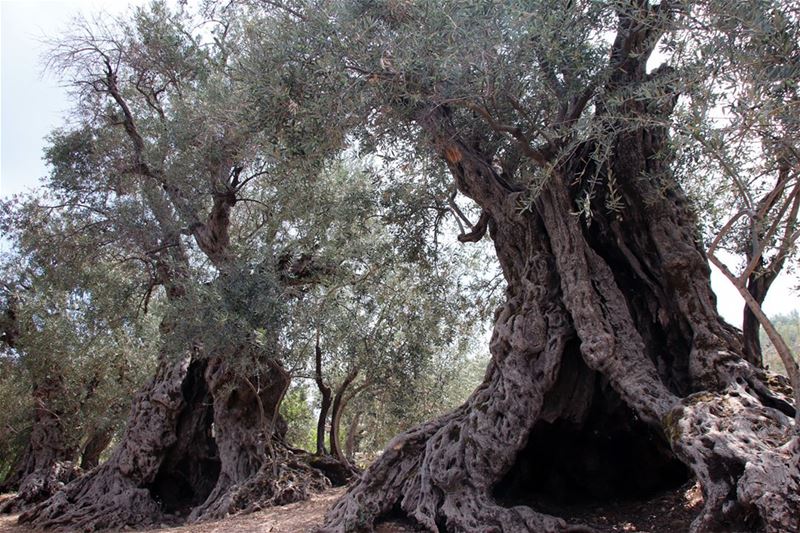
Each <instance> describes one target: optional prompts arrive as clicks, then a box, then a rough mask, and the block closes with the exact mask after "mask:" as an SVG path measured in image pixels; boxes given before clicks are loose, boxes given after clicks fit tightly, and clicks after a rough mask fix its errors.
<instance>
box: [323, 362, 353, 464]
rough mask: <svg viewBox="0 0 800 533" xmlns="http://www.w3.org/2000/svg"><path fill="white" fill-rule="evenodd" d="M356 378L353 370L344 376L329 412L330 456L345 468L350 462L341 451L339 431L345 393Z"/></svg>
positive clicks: (345, 403)
mask: <svg viewBox="0 0 800 533" xmlns="http://www.w3.org/2000/svg"><path fill="white" fill-rule="evenodd" d="M356 377H358V370H357V369H353V370H351V371H350V372H348V374H347V376H345V378H344V381H342V384H341V385H339V388H337V389H336V395H335V396H334V399H333V410H332V412H331V438H330V444H331V455H333V456H334V457H336V459H337V460H338V461H339V462H340V463H342V464H343V465H345V466H348V467H349V466H350V462H349V461H348V460H347V456H346V455H345V454H344V451H343V450H342V446H341V443H340V442H339V438H340V433H341V432H340V430H341V426H342V413H343V411H344V408H345V407H346V405H347V401H346V399H345V393H346V392H347V389H348V387H350V384H351V383H353V380H354V379H356Z"/></svg>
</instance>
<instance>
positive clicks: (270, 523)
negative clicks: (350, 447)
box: [0, 483, 702, 533]
mask: <svg viewBox="0 0 800 533" xmlns="http://www.w3.org/2000/svg"><path fill="white" fill-rule="evenodd" d="M343 493H344V489H343V488H338V489H332V490H329V491H327V492H325V493H322V494H318V495H316V496H314V497H312V498H311V499H310V500H308V501H305V502H298V503H293V504H290V505H285V506H282V507H273V508H271V509H266V510H264V511H259V512H257V513H253V514H249V515H244V516H233V517H230V518H227V519H225V520H220V521H216V522H205V523H202V524H191V525H188V526H181V527H162V528H156V529H149V530H146V531H140V533H170V532H174V533H256V532H257V533H305V532H311V531H314V529H315V528H316V527H318V526H319V525H320V524H321V522H322V519H323V517H324V515H325V512H326V511H327V510H328V509H329V508H330V507H331V506H332V505H333V504H334V502H335V501H336V499H337V498H338V497H339V496H341V495H342V494H343ZM701 503H702V496H701V495H700V490H699V488H698V487H697V486H696V485H695V484H693V483H690V484H687V485H684V486H683V487H680V488H678V489H676V490H673V491H669V492H666V493H663V494H661V495H659V496H657V497H655V498H653V499H650V500H648V501H639V502H615V503H608V504H605V505H603V506H580V507H579V506H575V507H551V508H548V509H542V510H543V511H546V512H549V513H551V514H555V515H558V516H563V517H565V518H567V519H568V521H569V522H570V523H577V524H585V525H587V526H589V527H590V528H592V529H593V530H595V531H597V532H598V533H680V532H683V531H688V529H689V524H690V523H691V521H692V519H694V517H695V516H696V515H697V513H698V512H699V510H700V505H701ZM16 518H17V517H16V516H13V515H11V516H9V515H0V533H42V532H41V531H37V530H34V529H29V528H26V527H21V526H19V525H17V523H16ZM376 531H377V532H378V533H411V532H413V531H416V529H415V528H413V527H412V526H410V525H409V524H405V523H401V522H397V521H394V522H390V523H385V524H381V525H380V526H378V527H377V528H376Z"/></svg>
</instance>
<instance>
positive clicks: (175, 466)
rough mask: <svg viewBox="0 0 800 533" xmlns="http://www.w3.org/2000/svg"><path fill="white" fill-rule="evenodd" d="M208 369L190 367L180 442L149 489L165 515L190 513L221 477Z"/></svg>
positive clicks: (178, 427) (198, 365)
mask: <svg viewBox="0 0 800 533" xmlns="http://www.w3.org/2000/svg"><path fill="white" fill-rule="evenodd" d="M205 368H206V363H205V361H194V362H192V364H191V365H190V366H189V370H188V372H187V376H186V379H185V380H184V382H183V386H182V392H183V398H184V401H185V405H184V408H183V410H182V411H181V413H180V415H179V417H178V420H177V425H176V436H177V440H176V442H175V444H173V445H172V447H171V448H170V449H169V451H168V452H167V453H166V455H165V457H164V460H163V462H162V464H161V467H160V468H159V470H158V474H157V475H156V477H155V479H154V480H153V482H152V483H151V484H150V485H148V487H147V488H148V489H149V490H150V493H151V494H152V496H153V499H154V500H155V501H156V502H158V504H159V505H160V506H161V510H162V512H164V513H165V514H172V515H181V516H183V515H187V514H189V513H190V512H191V510H192V509H193V508H194V507H196V506H198V505H200V504H201V503H203V502H204V501H205V500H206V498H207V497H208V495H209V494H211V491H212V490H213V489H214V486H215V485H216V483H217V478H218V477H219V473H220V469H221V463H220V459H219V453H218V449H217V444H216V442H215V440H214V436H213V423H214V409H213V398H212V397H211V395H210V394H209V392H208V387H207V386H206V382H205V379H204V375H203V374H204V372H205Z"/></svg>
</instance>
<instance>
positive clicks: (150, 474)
mask: <svg viewBox="0 0 800 533" xmlns="http://www.w3.org/2000/svg"><path fill="white" fill-rule="evenodd" d="M245 22H246V21H245V20H244V19H237V20H231V21H227V20H222V21H220V20H218V19H214V18H213V16H211V15H209V16H207V17H202V16H194V15H192V14H190V13H189V12H188V11H184V10H182V9H180V10H177V11H174V10H171V9H170V8H168V7H166V6H165V5H164V4H162V3H154V4H153V5H151V6H150V7H148V8H145V9H139V10H136V11H134V12H132V14H131V16H130V17H129V18H128V19H119V20H110V19H103V18H98V19H97V20H95V21H93V22H87V21H78V22H77V23H76V24H75V27H74V31H73V33H72V34H71V35H68V36H66V37H64V38H62V39H61V40H59V41H58V42H56V43H55V45H54V49H53V53H52V57H51V61H52V66H53V68H55V69H57V70H58V71H59V72H60V73H62V74H63V75H64V77H65V79H66V80H68V81H70V82H71V83H72V84H73V87H74V88H75V91H76V103H77V106H76V111H75V116H74V120H73V124H74V125H73V126H71V127H70V128H68V129H65V130H63V131H59V132H56V133H55V134H54V135H53V138H52V142H51V146H50V148H49V149H48V152H47V157H48V161H49V163H50V164H51V167H52V171H51V175H50V178H49V181H48V183H47V185H48V188H49V189H50V191H51V193H52V194H53V195H54V196H55V197H56V199H57V200H58V203H57V209H59V210H60V212H61V214H62V216H63V217H64V218H65V219H69V220H73V221H75V224H80V225H82V226H81V227H82V230H81V232H80V233H79V237H80V238H79V239H76V240H74V241H68V242H69V244H70V245H72V246H71V247H70V248H68V250H76V251H82V252H83V253H86V254H89V253H90V252H92V253H96V254H101V253H104V254H105V256H106V257H110V258H116V260H118V261H120V262H130V263H132V264H135V265H137V266H138V267H139V270H138V272H139V275H140V276H142V277H144V279H145V280H146V282H145V284H144V285H143V290H142V291H141V293H140V298H141V305H142V306H143V307H144V308H145V309H146V308H147V307H148V304H149V303H150V302H151V299H152V297H153V296H154V295H162V298H163V300H164V307H163V312H162V313H161V317H160V318H161V322H160V326H159V330H160V334H159V337H160V338H159V356H158V365H157V368H156V370H155V373H154V375H153V377H152V379H151V381H150V382H149V383H148V384H147V385H146V386H145V387H144V389H143V390H141V391H140V393H139V394H138V395H137V396H136V398H135V400H134V402H133V405H132V409H131V414H130V417H129V420H128V425H127V428H126V430H125V432H124V434H123V435H122V437H121V438H120V443H119V445H118V446H117V447H116V448H115V450H114V451H113V453H112V455H111V457H110V458H109V460H108V461H107V462H106V463H104V464H103V465H101V466H100V467H99V468H97V469H95V470H93V471H92V472H90V473H89V474H87V475H86V476H83V477H82V478H80V479H78V480H76V481H75V482H73V483H71V484H69V485H68V486H67V487H65V488H64V490H62V491H61V492H59V493H58V494H56V495H55V496H53V497H52V498H50V499H49V500H47V501H45V502H43V503H42V504H40V505H38V506H36V507H34V508H32V509H30V510H28V511H27V512H26V513H24V514H23V515H22V517H21V520H22V521H25V522H32V523H35V524H37V525H38V526H41V527H66V528H70V529H72V528H79V529H89V530H91V529H102V528H119V527H124V526H126V525H134V524H143V523H152V522H155V521H158V520H160V519H162V517H163V516H165V515H169V514H179V515H186V514H190V515H191V516H190V518H191V519H202V518H205V517H209V516H217V515H222V514H225V513H227V512H229V511H232V510H235V509H240V508H244V507H247V506H249V505H251V504H253V505H255V504H256V503H257V502H270V501H291V500H293V499H297V498H302V497H304V496H305V495H306V494H307V490H308V488H309V486H310V485H314V484H317V485H319V486H324V484H325V480H324V478H323V477H322V475H321V474H319V473H316V472H315V471H312V470H311V469H309V468H308V467H307V466H304V465H303V464H302V463H301V462H297V461H295V460H294V459H292V457H290V455H291V454H289V452H288V450H286V449H284V447H283V446H282V441H281V429H282V427H281V420H280V418H279V416H278V414H277V409H278V406H279V404H280V400H281V398H282V396H283V394H284V393H285V391H286V388H287V387H288V383H289V377H288V374H287V372H286V371H285V370H284V368H283V367H282V365H281V364H280V355H281V354H280V346H279V333H280V323H279V321H280V317H281V305H282V304H281V302H282V301H283V300H284V299H285V298H286V297H288V295H287V293H289V292H291V291H292V290H296V288H298V287H300V286H302V285H303V284H304V283H307V282H309V280H312V279H318V278H319V277H320V276H321V275H322V269H321V268H318V267H317V265H316V264H315V262H314V260H313V258H312V257H311V255H310V254H307V253H306V254H304V253H302V251H300V252H297V253H295V251H294V250H292V249H290V248H289V247H288V246H287V242H290V240H291V239H290V238H288V235H289V233H290V227H288V226H287V225H286V224H285V222H286V219H287V216H286V212H287V211H290V207H289V205H290V204H289V202H284V201H282V200H279V199H278V198H277V195H285V197H286V198H291V195H292V193H293V191H288V190H285V189H281V188H279V187H276V185H279V184H281V183H282V182H283V181H285V179H286V176H287V175H286V174H285V173H283V171H284V169H283V168H282V167H281V166H279V165H276V164H275V162H276V160H277V158H278V155H276V154H278V152H279V148H280V146H279V144H278V142H277V141H270V136H269V135H265V134H257V133H255V132H254V131H253V130H252V129H250V128H249V127H248V124H249V123H248V121H247V118H246V116H245V115H244V113H243V112H242V111H240V110H239V101H240V100H241V94H240V92H241V88H240V86H239V85H237V82H236V80H235V79H234V77H233V76H232V75H231V73H232V63H233V60H232V59H231V56H232V55H233V54H234V53H235V52H236V50H237V47H238V45H239V44H238V43H239V42H240V41H241V37H242V35H243V34H244V28H243V24H244V23H245ZM257 178H258V180H257ZM257 181H258V183H259V187H255V183H256V182H257ZM271 205H274V206H275V209H272V208H271V207H270V206H271ZM243 210H247V211H248V213H247V215H246V216H242V217H238V218H237V214H238V213H240V212H241V211H243Z"/></svg>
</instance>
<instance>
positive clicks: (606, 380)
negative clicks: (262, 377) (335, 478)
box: [323, 110, 800, 533]
mask: <svg viewBox="0 0 800 533" xmlns="http://www.w3.org/2000/svg"><path fill="white" fill-rule="evenodd" d="M418 122H419V124H420V125H421V126H422V127H423V129H424V130H425V131H426V132H427V133H428V134H429V135H430V137H431V138H432V139H433V142H434V144H435V146H436V147H437V150H438V151H439V153H440V154H442V157H443V158H444V159H445V160H446V161H447V163H448V165H449V167H450V171H451V174H452V175H453V177H454V179H455V182H456V185H457V186H458V188H459V190H460V191H461V192H462V193H463V194H465V195H467V196H469V197H470V198H472V199H473V200H475V201H476V203H478V205H479V206H480V207H481V209H482V210H483V212H485V213H488V215H489V216H490V222H489V229H490V233H491V237H492V239H493V241H494V246H495V250H496V253H497V257H498V259H499V261H500V265H501V266H502V269H503V273H504V275H505V278H506V280H507V282H508V290H507V298H506V303H505V304H504V305H503V306H502V307H501V308H500V309H499V310H498V313H497V315H496V319H495V328H494V334H493V337H492V342H491V346H490V350H491V354H492V361H491V364H490V366H489V369H488V370H487V374H486V377H485V379H484V382H483V384H482V385H481V386H480V387H479V388H478V389H477V390H476V391H475V392H474V393H473V394H472V396H470V398H469V399H468V400H467V401H466V403H465V404H464V405H462V406H461V407H459V408H458V409H456V410H455V411H453V412H451V413H449V414H447V415H444V416H443V417H441V418H440V419H438V420H435V421H432V422H429V423H426V424H423V425H422V426H419V427H417V428H414V429H412V430H410V431H408V432H406V433H404V434H402V435H400V436H398V437H396V438H395V439H394V440H393V441H392V442H391V443H390V445H389V447H388V448H387V450H386V451H385V452H384V454H383V456H382V457H381V458H380V459H379V460H378V461H376V463H374V464H373V465H372V466H371V467H370V468H369V469H368V470H367V471H366V472H365V473H364V475H363V476H362V478H361V480H360V481H359V483H357V484H356V485H354V486H353V487H352V488H351V489H350V491H349V492H348V493H347V494H346V495H345V496H344V497H343V498H342V499H341V500H340V501H339V502H338V503H337V505H336V506H335V507H334V508H333V509H332V510H331V511H330V512H329V513H328V515H327V517H326V522H325V526H324V528H323V531H329V532H334V531H337V532H345V531H347V532H351V531H361V530H365V531H366V530H370V529H371V527H372V525H373V523H374V522H375V521H376V520H378V519H379V518H380V517H381V516H382V515H383V514H385V513H388V512H389V511H390V510H392V509H394V508H395V506H398V505H399V507H400V508H401V509H402V510H403V511H404V512H405V513H406V514H407V515H408V516H409V517H411V518H413V519H414V520H415V521H416V522H417V523H418V524H419V525H421V526H422V527H423V528H424V529H426V530H429V531H441V530H446V531H476V530H486V531H495V530H496V531H512V532H516V531H568V530H570V528H572V527H573V526H570V525H567V524H566V523H565V521H564V520H563V519H561V518H559V517H553V516H548V515H546V514H545V513H542V512H540V511H537V510H536V501H537V496H536V494H538V497H539V498H541V497H542V495H543V494H548V493H550V494H552V493H553V492H554V489H557V487H555V486H554V481H553V479H554V478H556V479H562V480H563V479H564V478H565V477H569V475H571V474H575V475H579V476H583V477H585V478H586V481H585V483H586V484H588V485H594V487H595V488H596V492H598V493H601V494H602V493H605V494H606V496H608V495H613V494H614V491H615V490H617V487H616V486H615V484H614V480H613V479H611V477H609V478H608V479H604V478H603V473H602V472H599V471H597V470H596V469H595V470H590V469H589V468H588V467H587V468H584V469H583V470H582V471H581V470H580V468H581V464H580V463H581V462H582V461H588V460H589V458H590V457H591V456H592V455H593V454H597V453H600V451H601V450H599V445H598V443H599V442H601V441H602V439H604V438H605V439H612V440H613V441H614V442H619V443H622V444H625V445H626V446H628V447H629V448H628V449H630V450H633V451H634V452H635V453H634V454H632V458H627V459H624V460H623V459H620V458H619V457H617V458H614V457H613V456H611V460H612V461H616V462H612V463H611V466H610V469H611V470H613V469H615V468H626V469H628V471H635V472H636V475H637V476H638V477H639V478H642V479H644V480H646V481H647V480H649V481H652V486H651V487H650V490H658V489H659V488H665V486H664V485H663V482H659V481H658V480H659V479H665V478H666V479H670V480H672V481H673V482H677V483H679V482H681V481H683V480H685V479H687V477H688V476H689V475H690V474H691V475H694V476H696V477H697V479H698V480H699V481H700V483H701V486H702V489H703V494H704V497H705V504H704V507H703V510H702V512H701V514H700V515H699V516H698V517H697V519H696V520H695V521H694V522H693V524H692V531H696V532H700V531H737V530H747V531H750V530H756V529H758V528H763V529H764V530H765V531H768V532H776V533H777V532H787V531H790V532H792V531H799V530H800V524H798V514H797V512H796V511H797V509H798V508H800V501H798V497H800V496H799V494H800V492H798V488H800V483H798V480H800V465H798V461H797V447H798V443H797V438H796V437H795V436H794V421H793V420H792V416H793V415H794V413H795V409H796V406H794V405H793V401H792V398H791V390H790V389H789V387H788V386H787V384H786V381H785V380H781V378H779V377H777V376H775V375H772V374H769V373H766V372H764V371H762V370H760V369H758V368H757V367H755V366H753V365H751V364H749V363H748V362H747V361H746V360H745V359H744V358H743V353H744V352H743V349H742V345H741V342H740V337H739V335H738V334H737V333H736V332H735V331H734V330H733V328H731V327H730V326H728V325H727V324H725V323H724V322H723V321H722V320H721V319H720V318H719V316H718V315H717V312H716V308H715V298H714V295H713V293H712V291H711V289H710V283H709V273H710V270H709V267H708V261H707V259H706V257H705V255H704V253H703V251H702V250H701V249H700V248H699V246H698V239H697V237H696V233H695V231H696V230H695V227H696V225H695V221H694V217H693V216H692V213H691V210H690V208H689V206H688V202H687V201H686V200H685V198H684V196H683V194H682V192H681V191H680V189H679V187H678V186H677V184H676V183H675V182H674V180H672V178H671V177H670V175H669V172H668V169H667V167H666V163H665V162H664V160H663V158H662V157H661V155H660V154H661V153H662V150H663V147H664V142H665V139H666V132H665V131H663V130H661V129H658V128H650V129H647V128H640V129H636V130H632V129H631V128H619V131H621V132H622V133H621V134H620V135H619V136H618V138H617V140H616V142H615V150H614V157H613V159H612V163H611V165H612V166H611V168H606V169H599V171H600V172H599V173H598V175H599V176H601V177H603V176H608V175H609V174H611V173H613V176H614V178H615V180H616V183H617V184H618V187H619V192H620V194H622V196H623V201H624V202H625V206H626V209H625V211H624V213H623V214H621V215H617V214H616V213H614V212H609V211H608V210H606V209H604V207H603V206H604V198H603V193H599V194H597V196H596V197H595V198H594V200H593V201H594V202H595V204H593V218H592V221H591V224H587V223H583V222H582V221H581V220H580V219H579V218H578V217H577V216H576V215H574V214H573V212H574V208H573V205H574V199H575V198H576V197H577V196H578V195H579V194H580V193H581V192H582V191H581V190H580V186H581V185H580V183H581V182H580V180H577V179H575V178H574V176H580V175H593V173H595V172H596V171H598V169H597V168H592V165H594V164H595V163H594V162H593V160H592V158H591V153H592V150H593V147H592V146H591V145H590V144H587V145H584V146H582V147H579V148H578V149H576V150H575V151H574V155H573V157H571V158H570V159H569V160H568V161H567V162H566V163H565V164H563V165H562V166H560V167H559V168H557V169H556V171H555V172H554V174H553V175H552V177H551V178H550V180H549V183H547V184H546V186H544V187H543V190H542V192H541V193H540V195H539V196H538V198H537V200H536V201H535V204H534V206H533V208H532V209H531V210H530V211H521V210H520V209H519V208H518V205H519V202H520V200H521V198H520V194H521V193H519V192H517V191H515V190H514V189H513V187H509V186H508V182H507V180H504V179H500V176H498V175H497V173H496V171H495V170H494V169H493V168H492V166H491V165H490V161H491V157H489V156H488V155H487V154H482V153H480V151H479V149H478V148H477V146H479V145H478V143H469V142H466V141H463V140H461V139H460V137H459V134H458V132H457V131H455V130H454V129H453V128H452V127H450V126H449V122H448V118H447V115H446V113H445V112H443V111H441V110H434V111H432V112H430V113H427V114H424V115H421V116H420V117H419V119H418ZM641 176H648V179H642V178H641ZM603 413H605V415H603ZM626 413H627V414H626ZM602 416H606V417H607V418H605V419H603V418H602ZM598 420H611V421H616V422H615V423H612V424H600V423H598ZM591 434H594V437H591ZM643 435H646V438H643V437H642V436H643ZM545 441H546V442H548V443H549V446H543V445H542V442H545ZM570 446H571V448H569V449H571V450H573V452H574V453H573V454H571V455H569V456H568V457H565V456H564V454H559V453H558V452H557V450H559V449H560V448H562V447H570ZM553 450H556V451H553ZM532 454H535V455H532ZM559 460H560V462H559ZM624 461H628V463H627V464H626V463H625V462H624ZM575 462H577V463H578V465H577V466H576V465H575V464H574V463H575ZM543 463H545V466H541V465H542V464H543ZM681 463H682V465H681ZM525 465H528V466H525ZM531 465H533V466H531ZM576 472H577V474H576ZM665 473H666V474H667V475H666V476H665V475H664V474H665ZM660 483H661V484H660ZM520 487H525V488H526V490H528V491H532V492H534V493H535V494H533V495H526V494H522V493H520V489H519V488H520ZM566 492H567V493H569V491H566ZM531 496H532V497H531ZM513 501H516V502H519V501H524V502H525V503H526V505H524V506H521V505H511V506H504V505H503V502H513ZM508 505H510V504H508Z"/></svg>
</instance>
